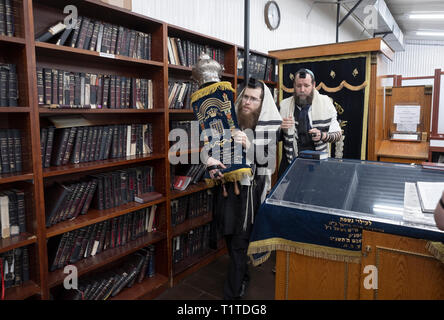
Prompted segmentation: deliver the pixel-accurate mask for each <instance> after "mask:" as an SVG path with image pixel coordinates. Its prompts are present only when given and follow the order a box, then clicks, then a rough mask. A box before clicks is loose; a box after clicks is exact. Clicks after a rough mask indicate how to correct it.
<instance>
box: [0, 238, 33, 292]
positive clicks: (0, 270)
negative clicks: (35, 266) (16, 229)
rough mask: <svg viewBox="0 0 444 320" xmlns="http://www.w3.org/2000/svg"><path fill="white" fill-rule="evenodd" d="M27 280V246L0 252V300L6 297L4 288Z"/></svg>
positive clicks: (18, 284)
mask: <svg viewBox="0 0 444 320" xmlns="http://www.w3.org/2000/svg"><path fill="white" fill-rule="evenodd" d="M27 281H29V248H28V247H21V248H16V249H13V250H10V251H7V252H4V253H0V298H1V299H0V300H4V299H5V298H6V292H5V289H8V288H12V287H16V286H20V285H22V284H23V283H25V282H27Z"/></svg>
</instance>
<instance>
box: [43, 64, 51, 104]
mask: <svg viewBox="0 0 444 320" xmlns="http://www.w3.org/2000/svg"><path fill="white" fill-rule="evenodd" d="M43 76H44V85H45V87H44V94H45V96H44V99H45V100H44V101H45V102H44V104H46V105H50V104H51V101H52V99H51V94H52V72H51V69H47V68H44V69H43Z"/></svg>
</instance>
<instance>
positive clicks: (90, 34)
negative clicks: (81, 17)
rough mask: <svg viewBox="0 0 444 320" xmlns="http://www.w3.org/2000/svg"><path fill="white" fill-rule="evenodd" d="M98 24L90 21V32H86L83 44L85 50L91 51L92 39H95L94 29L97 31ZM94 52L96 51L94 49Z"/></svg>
mask: <svg viewBox="0 0 444 320" xmlns="http://www.w3.org/2000/svg"><path fill="white" fill-rule="evenodd" d="M96 24H97V23H94V21H90V23H89V24H88V30H87V32H86V37H85V42H84V43H83V47H81V48H83V49H85V50H89V49H90V45H91V39H92V37H93V33H94V29H95V25H96ZM92 50H94V49H92Z"/></svg>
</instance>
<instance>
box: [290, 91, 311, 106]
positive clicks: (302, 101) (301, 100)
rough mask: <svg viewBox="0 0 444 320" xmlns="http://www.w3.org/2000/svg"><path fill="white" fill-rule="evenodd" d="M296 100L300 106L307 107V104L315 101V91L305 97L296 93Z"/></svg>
mask: <svg viewBox="0 0 444 320" xmlns="http://www.w3.org/2000/svg"><path fill="white" fill-rule="evenodd" d="M294 100H295V102H296V104H297V105H298V106H300V107H305V106H308V105H311V103H312V102H313V91H312V92H311V93H310V94H309V95H308V96H306V97H305V98H301V97H299V96H297V95H296V93H295V94H294Z"/></svg>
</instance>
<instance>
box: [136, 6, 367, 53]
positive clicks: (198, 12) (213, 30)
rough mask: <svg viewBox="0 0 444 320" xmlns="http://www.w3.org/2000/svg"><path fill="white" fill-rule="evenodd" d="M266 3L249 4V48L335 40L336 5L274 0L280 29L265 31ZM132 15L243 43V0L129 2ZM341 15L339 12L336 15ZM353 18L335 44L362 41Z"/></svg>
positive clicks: (345, 24) (231, 41) (287, 46)
mask: <svg viewBox="0 0 444 320" xmlns="http://www.w3.org/2000/svg"><path fill="white" fill-rule="evenodd" d="M266 3H267V0H250V49H252V50H257V51H259V52H264V53H266V52H268V51H270V50H279V49H286V48H295V47H303V46H310V45H317V44H325V43H334V42H335V41H336V5H332V4H316V5H315V6H314V7H313V9H312V11H311V13H310V15H309V16H308V18H307V14H308V12H309V10H310V7H311V5H312V4H313V1H312V0H277V3H278V5H279V7H280V11H281V25H280V26H279V28H278V29H277V30H275V31H270V30H269V29H268V28H267V26H266V25H265V22H264V7H265V4H266ZM132 10H133V11H134V12H137V13H140V14H143V15H146V16H148V17H152V18H155V19H158V20H161V21H164V22H167V23H169V24H173V25H176V26H180V27H183V28H186V29H190V30H193V31H196V32H199V33H202V34H205V35H209V36H212V37H214V38H218V39H221V40H224V41H227V42H230V43H234V44H237V45H240V46H243V45H244V1H243V0H224V1H221V0H149V1H146V0H133V2H132ZM344 14H345V11H341V17H342V16H344ZM367 37H368V36H367V33H363V32H362V27H360V26H359V25H358V24H357V23H356V22H355V21H354V19H353V18H349V19H347V21H346V22H345V23H344V24H343V25H342V26H341V27H340V32H339V41H341V42H342V41H351V40H359V39H365V38H367Z"/></svg>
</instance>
